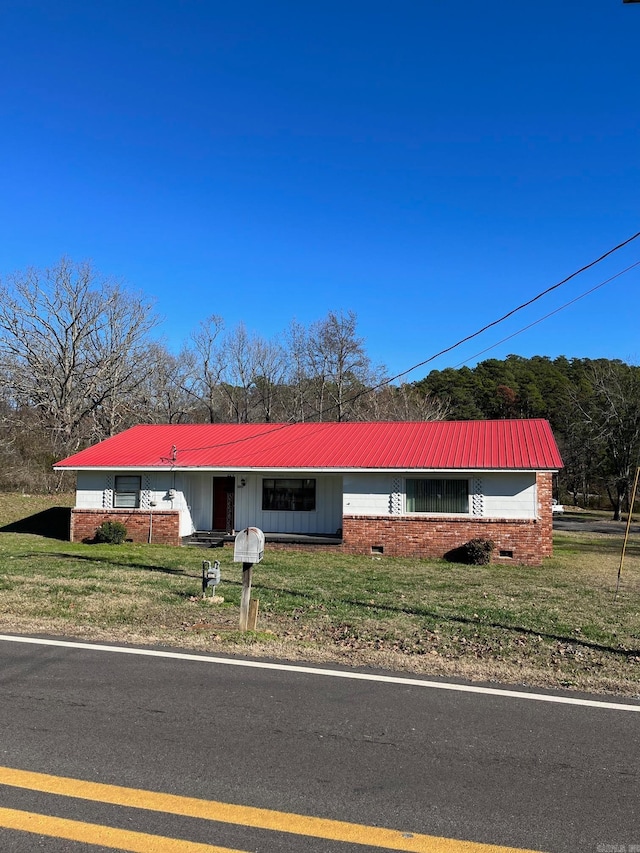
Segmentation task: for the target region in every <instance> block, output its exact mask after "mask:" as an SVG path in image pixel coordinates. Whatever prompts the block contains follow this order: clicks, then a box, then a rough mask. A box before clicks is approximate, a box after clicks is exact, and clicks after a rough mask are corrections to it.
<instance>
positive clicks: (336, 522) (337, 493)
mask: <svg viewBox="0 0 640 853" xmlns="http://www.w3.org/2000/svg"><path fill="white" fill-rule="evenodd" d="M264 476H269V477H273V476H275V477H277V476H283V477H286V476H287V473H286V472H283V473H282V474H280V475H278V474H270V475H264ZM288 476H296V477H298V476H300V477H307V476H310V477H313V478H314V479H315V481H316V508H315V510H313V511H311V512H274V511H270V512H264V511H263V510H262V480H263V475H261V474H249V475H246V474H238V475H237V476H236V529H237V530H242V528H244V527H259V528H260V529H261V530H264V532H265V533H335V532H336V531H337V530H338V529H340V528H342V476H341V475H339V474H326V475H322V474H318V475H314V474H313V473H311V474H305V473H298V472H296V473H295V475H291V474H289V475H288ZM241 478H244V480H245V482H246V485H245V486H243V487H241V486H240V485H239V483H240V479H241Z"/></svg>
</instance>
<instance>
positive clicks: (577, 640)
mask: <svg viewBox="0 0 640 853" xmlns="http://www.w3.org/2000/svg"><path fill="white" fill-rule="evenodd" d="M225 584H231V585H236V586H240V585H241V581H229V580H225ZM253 588H254V589H255V590H259V589H263V590H265V591H269V592H281V593H285V594H287V595H291V596H297V597H299V598H306V599H308V600H310V601H314V602H315V601H317V597H316V596H314V595H310V594H309V593H306V592H300V591H298V590H293V589H287V588H284V587H270V586H267V585H266V584H264V583H260V582H258V583H254V584H253ZM340 601H342V602H343V603H344V604H350V605H352V606H355V607H363V608H365V609H367V610H372V611H382V612H387V613H406V614H408V615H411V616H421V617H426V618H428V619H432V620H434V621H440V622H454V623H457V624H460V625H477V626H478V627H489V628H497V629H499V630H504V631H511V632H512V633H514V634H520V635H525V636H532V637H536V636H537V637H544V638H545V639H547V640H556V641H557V642H562V643H571V644H572V645H574V646H583V647H585V648H589V649H593V650H595V651H599V652H608V653H610V654H615V655H621V656H623V657H627V658H630V657H637V656H639V655H640V649H625V648H621V647H619V646H607V645H604V644H603V643H596V642H593V641H592V640H587V639H586V638H585V637H576V636H575V635H573V634H572V635H569V636H567V635H565V634H553V633H551V632H549V631H538V630H535V629H534V628H526V627H525V626H524V625H508V624H505V623H504V622H495V621H490V620H487V619H481V618H480V617H469V616H458V615H454V614H443V613H438V612H437V611H435V610H430V609H428V608H426V607H407V606H402V607H397V606H394V605H392V604H381V603H379V604H371V602H369V601H361V600H359V599H356V598H346V597H345V598H340Z"/></svg>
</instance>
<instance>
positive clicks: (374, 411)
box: [359, 383, 450, 421]
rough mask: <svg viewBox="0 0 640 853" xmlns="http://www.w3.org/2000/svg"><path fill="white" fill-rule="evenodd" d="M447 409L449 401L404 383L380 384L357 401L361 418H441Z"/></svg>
mask: <svg viewBox="0 0 640 853" xmlns="http://www.w3.org/2000/svg"><path fill="white" fill-rule="evenodd" d="M449 411H450V406H449V403H447V402H446V401H443V400H440V399H438V398H437V397H434V396H433V395H432V394H426V393H425V392H424V391H421V390H420V389H419V388H418V387H416V385H409V384H407V383H403V384H402V385H382V387H379V388H376V389H375V390H372V391H370V392H369V393H367V394H363V395H362V397H361V399H360V400H359V415H360V418H361V419H362V420H376V421H443V420H445V419H446V418H447V416H448V414H449Z"/></svg>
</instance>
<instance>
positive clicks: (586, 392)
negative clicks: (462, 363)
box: [415, 355, 640, 519]
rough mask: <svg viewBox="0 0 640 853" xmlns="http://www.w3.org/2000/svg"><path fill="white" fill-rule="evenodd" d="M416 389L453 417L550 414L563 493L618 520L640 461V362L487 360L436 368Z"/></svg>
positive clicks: (562, 496)
mask: <svg viewBox="0 0 640 853" xmlns="http://www.w3.org/2000/svg"><path fill="white" fill-rule="evenodd" d="M415 387H417V388H419V389H420V390H421V391H422V392H424V393H425V394H428V395H433V396H434V398H436V399H439V400H444V401H446V402H447V404H448V407H449V408H448V415H447V417H449V418H460V419H464V420H466V419H468V418H547V419H548V420H549V422H550V423H551V426H552V428H553V431H554V434H555V436H556V439H557V441H558V444H559V447H560V451H561V453H562V457H563V461H564V468H563V469H562V470H561V471H560V474H559V476H558V496H559V497H560V499H561V500H562V501H565V502H566V501H569V502H570V503H572V504H574V505H576V506H579V505H580V506H589V505H591V506H610V507H611V508H612V509H613V515H614V518H616V519H619V518H620V517H621V513H622V511H623V508H625V507H626V506H627V505H628V501H629V491H630V488H631V485H632V481H633V478H634V476H635V470H636V467H637V466H638V464H639V463H640V367H638V366H636V365H631V364H627V363H625V362H623V361H620V360H617V359H613V360H612V359H604V358H601V359H588V358H571V359H569V358H566V357H564V356H560V357H559V358H554V359H551V358H547V357H545V356H534V357H533V358H523V357H521V356H518V355H509V356H507V358H506V359H504V360H498V359H488V360H487V361H483V362H480V363H479V364H478V365H476V366H475V367H473V368H470V367H461V368H460V369H455V368H447V369H445V370H433V371H431V372H430V373H429V374H428V376H426V377H425V378H424V379H422V380H420V381H419V382H417V383H416V386H415Z"/></svg>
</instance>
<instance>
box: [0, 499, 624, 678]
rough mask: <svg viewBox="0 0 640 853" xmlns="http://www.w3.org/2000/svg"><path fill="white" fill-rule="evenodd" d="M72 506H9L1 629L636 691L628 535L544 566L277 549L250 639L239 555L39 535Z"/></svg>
mask: <svg viewBox="0 0 640 853" xmlns="http://www.w3.org/2000/svg"><path fill="white" fill-rule="evenodd" d="M70 501H71V498H70V497H69V496H65V497H64V498H63V499H62V500H61V499H60V498H58V499H57V500H56V499H55V498H42V497H24V496H20V495H0V630H2V631H4V632H10V633H11V632H13V633H28V632H37V633H44V634H57V635H67V636H76V637H79V638H85V639H92V640H95V639H103V640H115V641H129V642H136V643H149V644H151V643H153V644H165V645H171V646H178V647H184V648H197V649H206V650H208V651H227V652H233V651H241V652H242V653H243V654H247V653H248V654H254V655H269V656H271V657H280V658H286V659H297V660H309V661H328V662H329V661H333V662H340V663H343V664H344V663H351V664H358V665H367V666H377V667H384V668H393V669H403V670H406V671H411V672H416V673H428V674H434V675H447V676H451V675H459V676H462V677H465V678H471V679H476V680H483V681H496V680H499V681H505V682H513V683H527V684H532V685H544V686H556V687H557V686H566V687H574V688H579V689H584V690H590V691H599V692H612V693H621V694H627V695H638V694H639V693H640V683H639V682H640V541H639V540H638V537H635V538H633V537H632V539H631V540H630V542H629V545H628V549H627V556H626V561H625V566H624V569H623V574H622V583H621V586H620V591H619V594H618V596H617V598H614V594H615V588H616V579H617V572H618V567H619V563H620V549H621V544H622V540H621V537H620V536H617V535H615V536H613V535H612V536H599V535H596V534H587V533H585V534H582V533H580V534H573V533H562V534H558V535H557V536H556V537H555V553H554V556H553V557H552V558H550V559H548V560H547V561H546V562H545V563H544V565H543V566H541V567H538V568H531V567H525V566H518V565H508V566H506V565H488V566H463V565H459V564H454V563H447V562H445V561H441V560H410V559H392V558H386V557H384V558H381V557H375V556H374V557H351V556H341V555H336V554H326V553H322V552H318V553H298V552H293V551H270V550H269V548H268V547H267V550H266V553H265V558H264V560H263V562H262V563H260V564H259V565H258V566H256V567H255V568H254V571H253V596H254V597H257V598H259V599H260V616H259V624H258V629H259V630H258V631H256V632H248V633H246V634H241V633H240V632H239V631H238V630H237V625H238V614H239V603H240V592H241V567H240V566H239V565H238V564H235V563H233V552H232V550H231V549H229V548H225V549H216V550H210V551H203V550H199V549H195V548H171V547H162V546H158V545H132V544H124V545H85V544H80V543H73V544H72V543H69V542H68V541H65V540H64V539H63V538H61V534H60V533H59V532H58V533H56V532H55V531H53V532H52V531H51V530H48V533H47V535H46V536H44V535H41V534H40V533H38V532H37V530H38V524H37V523H35V522H34V519H35V521H37V520H38V519H40V520H42V519H44V520H45V521H47V522H49V521H51V519H52V518H53V519H58V520H59V518H60V517H61V514H60V513H56V512H53V513H52V512H50V509H51V507H52V506H56V505H58V506H59V505H66V506H68V505H69V503H70ZM25 529H26V530H33V531H36V532H15V531H16V530H25ZM56 537H57V538H56ZM203 559H219V560H220V562H221V570H222V582H221V584H220V586H219V587H218V588H217V593H219V594H220V595H221V596H223V597H224V601H223V602H222V603H219V604H212V603H211V602H210V601H203V599H202V596H201V567H202V560H203Z"/></svg>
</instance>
